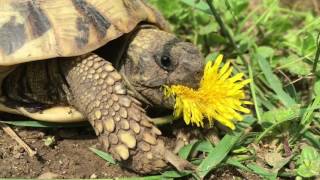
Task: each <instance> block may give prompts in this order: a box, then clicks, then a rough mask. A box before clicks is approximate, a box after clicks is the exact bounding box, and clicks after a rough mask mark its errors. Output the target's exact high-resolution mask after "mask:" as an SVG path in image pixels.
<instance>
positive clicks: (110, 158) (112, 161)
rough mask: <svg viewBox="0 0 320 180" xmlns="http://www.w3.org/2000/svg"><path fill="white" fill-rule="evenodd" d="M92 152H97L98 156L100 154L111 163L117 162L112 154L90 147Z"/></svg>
mask: <svg viewBox="0 0 320 180" xmlns="http://www.w3.org/2000/svg"><path fill="white" fill-rule="evenodd" d="M89 149H90V150H91V151H92V152H94V153H96V154H97V155H98V156H100V157H101V158H102V159H104V160H106V161H108V162H109V163H111V164H116V162H115V160H114V159H113V158H112V156H111V155H110V154H109V153H106V152H103V151H100V150H98V149H96V148H93V147H90V148H89Z"/></svg>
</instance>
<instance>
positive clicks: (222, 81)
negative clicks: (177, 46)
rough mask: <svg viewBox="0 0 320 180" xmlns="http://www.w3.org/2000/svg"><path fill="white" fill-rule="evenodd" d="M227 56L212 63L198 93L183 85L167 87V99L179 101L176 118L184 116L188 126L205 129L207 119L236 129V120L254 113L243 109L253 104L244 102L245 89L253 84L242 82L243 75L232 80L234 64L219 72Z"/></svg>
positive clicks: (227, 64) (225, 65)
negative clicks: (171, 98)
mask: <svg viewBox="0 0 320 180" xmlns="http://www.w3.org/2000/svg"><path fill="white" fill-rule="evenodd" d="M222 59H223V56H222V55H219V56H218V57H217V59H216V60H215V62H214V63H213V62H212V61H209V62H208V63H207V64H206V66H205V69H204V75H203V77H202V79H201V81H200V86H199V88H198V89H197V90H194V89H192V88H189V87H185V86H182V85H173V86H171V87H167V86H165V91H164V93H165V96H166V97H169V96H173V97H175V105H174V117H175V118H178V117H181V116H183V119H184V121H185V123H186V124H190V123H191V124H195V125H196V126H201V127H203V126H204V122H203V119H204V118H206V119H208V122H209V125H212V123H213V121H215V120H216V121H219V122H220V123H221V124H223V125H225V126H227V127H229V128H231V129H235V125H234V122H233V121H234V120H237V121H241V120H242V119H243V117H242V115H241V114H240V113H250V110H249V109H248V108H245V107H243V105H246V104H251V102H249V101H246V100H244V98H245V93H244V90H243V88H244V86H245V85H246V84H248V83H250V80H249V79H247V80H242V77H243V75H244V74H243V73H238V74H236V75H235V76H233V77H230V76H231V73H232V70H233V68H232V67H231V66H230V62H229V61H228V62H227V63H225V64H224V66H223V67H222V68H221V69H219V66H220V64H221V62H222Z"/></svg>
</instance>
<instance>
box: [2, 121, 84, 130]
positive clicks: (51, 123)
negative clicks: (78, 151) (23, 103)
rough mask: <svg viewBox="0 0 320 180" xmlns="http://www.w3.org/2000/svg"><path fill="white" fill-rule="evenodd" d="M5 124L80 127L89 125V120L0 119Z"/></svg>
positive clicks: (40, 126)
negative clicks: (70, 121) (60, 121)
mask: <svg viewBox="0 0 320 180" xmlns="http://www.w3.org/2000/svg"><path fill="white" fill-rule="evenodd" d="M0 122H2V123H5V124H10V125H14V126H23V127H37V128H62V127H82V126H89V122H79V123H53V122H45V121H34V120H25V121H24V120H23V121H0Z"/></svg>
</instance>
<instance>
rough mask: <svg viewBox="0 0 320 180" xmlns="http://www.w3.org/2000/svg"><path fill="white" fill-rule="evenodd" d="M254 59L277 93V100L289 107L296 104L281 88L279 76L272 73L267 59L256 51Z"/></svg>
mask: <svg viewBox="0 0 320 180" xmlns="http://www.w3.org/2000/svg"><path fill="white" fill-rule="evenodd" d="M255 57H256V59H257V60H258V63H259V66H260V69H261V70H262V72H263V74H264V76H265V78H266V80H267V81H268V84H269V86H270V88H271V89H272V90H273V91H274V92H275V93H276V94H277V97H278V98H279V100H280V101H281V102H282V103H283V104H284V105H285V106H286V107H291V106H293V105H295V104H296V102H295V100H294V99H293V98H292V97H290V96H289V95H288V94H287V93H286V92H285V91H284V90H283V89H282V84H281V81H280V80H279V78H278V77H277V76H276V75H275V74H273V72H272V69H271V67H270V64H269V63H268V61H267V60H266V59H265V58H264V56H263V55H261V54H258V53H256V56H255Z"/></svg>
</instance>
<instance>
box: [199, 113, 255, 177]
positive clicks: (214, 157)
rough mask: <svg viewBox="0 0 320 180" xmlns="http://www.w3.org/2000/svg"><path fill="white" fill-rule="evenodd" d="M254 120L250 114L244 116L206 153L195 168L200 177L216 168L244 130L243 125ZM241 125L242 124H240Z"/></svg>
mask: <svg viewBox="0 0 320 180" xmlns="http://www.w3.org/2000/svg"><path fill="white" fill-rule="evenodd" d="M254 121H255V120H254V119H253V117H251V116H246V117H245V119H244V121H243V122H241V123H239V124H237V129H236V130H235V131H232V132H230V133H228V134H227V135H225V136H224V137H223V139H222V140H221V141H220V142H219V144H218V145H217V146H216V147H215V148H214V149H213V150H212V151H211V152H209V154H208V157H206V158H205V159H204V160H203V161H202V162H201V164H200V165H199V166H198V168H197V169H196V173H197V174H198V175H199V176H200V178H204V177H205V176H206V175H207V174H208V173H209V172H210V171H211V170H212V169H214V168H216V167H217V166H218V165H219V164H220V163H221V162H222V160H223V159H224V158H225V157H226V156H227V155H228V153H229V152H230V150H231V149H232V147H233V146H234V145H235V144H236V143H237V141H238V140H239V139H240V137H241V135H242V134H243V132H244V129H245V128H244V127H248V126H250V125H251V124H252V123H253V122H254ZM241 125H243V126H241Z"/></svg>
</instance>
